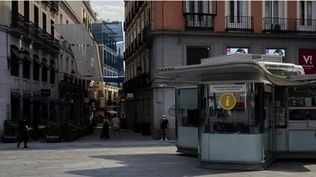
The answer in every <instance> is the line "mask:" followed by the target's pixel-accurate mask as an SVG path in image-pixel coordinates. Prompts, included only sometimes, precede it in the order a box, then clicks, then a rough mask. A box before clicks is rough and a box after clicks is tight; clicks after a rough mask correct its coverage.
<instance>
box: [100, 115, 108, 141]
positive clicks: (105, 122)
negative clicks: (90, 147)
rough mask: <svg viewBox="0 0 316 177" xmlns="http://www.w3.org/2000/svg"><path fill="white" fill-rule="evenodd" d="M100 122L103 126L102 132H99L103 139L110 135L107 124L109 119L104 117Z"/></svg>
mask: <svg viewBox="0 0 316 177" xmlns="http://www.w3.org/2000/svg"><path fill="white" fill-rule="evenodd" d="M102 123H103V127H102V132H101V136H100V138H101V139H103V138H105V139H109V138H110V136H109V126H110V121H109V119H108V118H104V119H103V120H102Z"/></svg>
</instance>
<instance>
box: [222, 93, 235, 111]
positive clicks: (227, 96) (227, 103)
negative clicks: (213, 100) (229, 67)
mask: <svg viewBox="0 0 316 177" xmlns="http://www.w3.org/2000/svg"><path fill="white" fill-rule="evenodd" d="M219 104H220V105H221V107H222V108H223V109H225V110H228V111H229V110H231V109H233V108H234V107H235V105H236V98H235V96H234V95H233V94H231V93H224V94H223V95H222V96H221V97H220V99H219Z"/></svg>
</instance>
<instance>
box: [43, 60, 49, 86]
mask: <svg viewBox="0 0 316 177" xmlns="http://www.w3.org/2000/svg"><path fill="white" fill-rule="evenodd" d="M42 63H43V67H42V81H43V82H47V72H48V65H47V60H46V59H43V60H42Z"/></svg>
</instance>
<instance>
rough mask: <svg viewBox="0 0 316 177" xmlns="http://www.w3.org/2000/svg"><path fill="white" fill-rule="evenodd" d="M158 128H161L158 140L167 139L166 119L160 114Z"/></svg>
mask: <svg viewBox="0 0 316 177" xmlns="http://www.w3.org/2000/svg"><path fill="white" fill-rule="evenodd" d="M160 129H161V139H160V141H163V140H164V141H168V139H167V130H168V119H167V118H166V116H165V115H162V118H161V120H160Z"/></svg>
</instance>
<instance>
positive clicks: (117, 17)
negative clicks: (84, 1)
mask: <svg viewBox="0 0 316 177" xmlns="http://www.w3.org/2000/svg"><path fill="white" fill-rule="evenodd" d="M92 7H93V10H94V11H96V12H97V14H98V15H97V17H98V19H103V20H106V21H107V20H110V21H122V22H123V21H124V1H123V0H112V1H109V0H92Z"/></svg>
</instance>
